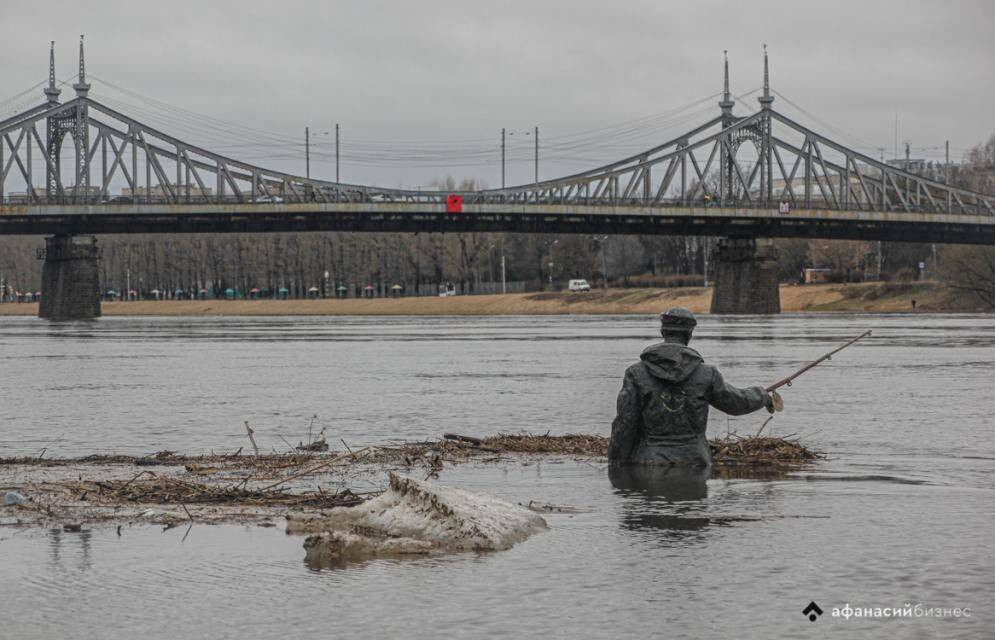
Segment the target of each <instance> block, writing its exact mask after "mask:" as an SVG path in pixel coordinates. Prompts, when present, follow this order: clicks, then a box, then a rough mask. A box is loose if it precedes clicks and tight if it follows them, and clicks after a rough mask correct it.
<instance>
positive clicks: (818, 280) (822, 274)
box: [805, 269, 832, 284]
mask: <svg viewBox="0 0 995 640" xmlns="http://www.w3.org/2000/svg"><path fill="white" fill-rule="evenodd" d="M830 275H832V271H831V270H830V269H805V284H822V283H824V282H829V276H830Z"/></svg>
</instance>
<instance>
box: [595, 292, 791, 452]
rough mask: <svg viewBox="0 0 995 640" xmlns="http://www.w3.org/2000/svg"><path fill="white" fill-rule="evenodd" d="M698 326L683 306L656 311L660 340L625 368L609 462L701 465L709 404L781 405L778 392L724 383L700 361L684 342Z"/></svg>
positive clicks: (728, 407) (736, 411)
mask: <svg viewBox="0 0 995 640" xmlns="http://www.w3.org/2000/svg"><path fill="white" fill-rule="evenodd" d="M697 324H698V322H697V320H695V317H694V314H693V313H691V312H690V311H688V310H687V309H685V308H683V307H675V308H673V309H669V310H668V311H666V312H664V313H662V314H660V335H662V336H663V342H661V343H658V344H655V345H652V346H650V347H647V348H646V349H645V350H644V351H643V352H642V354H641V355H640V356H639V360H640V361H639V362H637V363H636V364H634V365H632V366H631V367H629V368H628V369H627V370H626V372H625V381H624V382H623V384H622V390H621V391H620V392H619V394H618V415H617V416H616V417H615V420H614V422H612V436H611V443H610V444H609V446H608V459H609V461H610V462H613V463H631V464H664V465H668V464H669V465H674V464H678V465H689V466H697V467H705V466H708V465H710V464H711V462H712V453H711V450H710V448H709V446H708V440H707V439H706V438H705V428H706V427H707V426H708V406H709V405H711V406H713V407H715V408H716V409H719V410H720V411H724V412H725V413H728V414H730V415H734V416H739V415H744V414H747V413H752V412H754V411H757V410H758V409H762V408H765V407H766V409H767V410H768V411H770V412H771V413H773V412H774V410H775V407H776V408H777V409H778V410H780V409H781V408H782V406H783V405H782V401H781V398H780V396H779V395H777V392H772V393H767V391H765V390H764V388H763V387H749V388H747V389H739V388H737V387H734V386H732V385H729V384H726V382H725V381H724V380H723V379H722V375H721V374H720V373H719V372H718V370H717V369H716V368H715V367H713V366H711V365H708V364H705V363H704V360H703V359H702V357H701V356H700V355H699V354H698V352H697V351H695V350H694V349H691V348H690V347H688V346H687V345H688V342H690V341H691V333H692V332H693V331H694V328H695V326H696V325H697Z"/></svg>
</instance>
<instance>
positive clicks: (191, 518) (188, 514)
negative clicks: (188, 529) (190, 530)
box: [180, 502, 193, 538]
mask: <svg viewBox="0 0 995 640" xmlns="http://www.w3.org/2000/svg"><path fill="white" fill-rule="evenodd" d="M180 506H181V507H183V510H184V511H186V512H187V517H188V518H190V522H193V516H192V515H190V509H187V505H185V504H183V503H182V502H181V503H180ZM184 538H186V536H184Z"/></svg>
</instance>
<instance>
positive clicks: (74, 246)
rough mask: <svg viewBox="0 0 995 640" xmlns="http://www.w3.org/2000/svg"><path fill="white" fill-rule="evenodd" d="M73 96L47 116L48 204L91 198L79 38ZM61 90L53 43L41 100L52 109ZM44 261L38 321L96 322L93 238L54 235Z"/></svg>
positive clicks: (97, 255)
mask: <svg viewBox="0 0 995 640" xmlns="http://www.w3.org/2000/svg"><path fill="white" fill-rule="evenodd" d="M73 89H75V90H76V97H77V99H79V100H78V102H77V104H76V105H75V106H73V107H71V108H69V109H67V110H65V111H63V112H61V113H58V114H56V115H53V116H49V117H48V118H47V121H46V133H47V140H46V153H47V156H48V162H47V163H46V174H45V175H46V181H45V196H46V200H47V202H77V203H83V202H86V201H87V198H88V196H89V192H90V166H89V164H90V163H89V159H88V154H87V151H88V149H89V140H90V136H89V128H90V123H89V114H88V112H87V105H86V100H85V98H86V95H87V93H88V92H89V90H90V85H89V84H87V82H86V67H85V63H84V58H83V36H80V37H79V78H78V80H77V82H76V83H75V84H73ZM60 93H61V91H60V89H59V88H58V87H56V85H55V42H53V43H52V47H51V50H50V51H49V59H48V87H46V88H45V97H46V98H47V99H48V103H49V105H50V106H53V107H54V106H56V105H58V104H59V94H60ZM67 133H68V134H69V135H71V136H72V137H73V142H74V143H75V146H76V166H75V178H76V179H75V181H74V184H73V188H72V191H71V192H70V193H68V194H67V193H66V192H65V188H64V186H63V185H62V179H61V172H62V169H61V162H60V159H61V152H62V140H63V139H64V138H65V136H66V134H67ZM39 257H43V258H44V260H45V263H44V265H43V266H42V276H41V282H42V297H41V303H40V304H39V305H38V317H39V318H47V319H49V320H89V319H93V318H97V317H100V282H99V275H100V274H99V268H98V264H99V260H100V251H99V249H98V248H97V239H96V238H95V237H93V236H73V235H56V236H52V237H50V238H46V239H45V250H44V251H43V252H39Z"/></svg>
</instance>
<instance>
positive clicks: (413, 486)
mask: <svg viewBox="0 0 995 640" xmlns="http://www.w3.org/2000/svg"><path fill="white" fill-rule="evenodd" d="M545 528H546V521H545V520H543V518H542V517H541V516H539V515H538V514H536V513H534V512H533V511H530V510H529V509H527V508H525V507H522V506H520V505H515V504H511V503H509V502H505V501H504V500H500V499H498V498H495V497H492V496H487V495H483V494H478V493H473V492H470V491H466V490H463V489H458V488H454V487H442V486H438V485H435V484H430V483H428V482H420V481H418V480H415V479H413V478H407V477H403V476H399V475H397V474H395V473H390V474H389V485H388V488H387V490H386V491H384V492H383V493H382V494H381V495H379V496H377V497H376V498H373V499H372V500H370V501H368V502H366V503H365V504H363V505H360V506H357V507H348V508H341V509H333V510H332V511H331V512H330V513H329V514H328V515H327V516H325V517H323V518H315V519H308V520H293V519H291V520H288V524H287V533H293V534H312V535H309V536H308V537H307V538H306V539H305V541H304V549H305V552H306V558H305V562H307V563H308V564H309V565H311V566H314V567H326V566H336V565H341V564H343V563H346V562H351V561H358V560H365V559H368V558H371V557H383V556H405V555H426V554H432V553H445V552H449V553H452V552H459V551H496V550H501V549H507V548H509V547H511V546H512V545H514V544H516V543H518V542H521V541H522V540H525V539H526V538H528V537H529V536H530V535H532V534H534V533H536V532H538V531H542V530H543V529H545Z"/></svg>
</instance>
